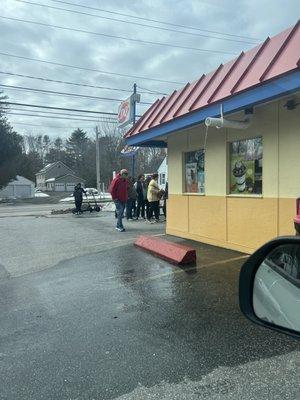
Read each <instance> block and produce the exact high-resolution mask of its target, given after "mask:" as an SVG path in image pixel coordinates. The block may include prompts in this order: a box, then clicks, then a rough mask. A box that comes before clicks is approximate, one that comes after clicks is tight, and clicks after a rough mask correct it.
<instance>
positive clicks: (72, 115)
mask: <svg viewBox="0 0 300 400" xmlns="http://www.w3.org/2000/svg"><path fill="white" fill-rule="evenodd" d="M10 111H22V112H29V113H35V114H36V113H42V114H36V115H43V114H49V115H58V116H59V115H61V116H63V117H66V116H69V117H88V118H90V119H95V121H97V120H98V119H99V118H101V117H97V116H94V115H81V114H68V113H59V112H53V111H44V110H31V109H30V110H28V109H27V110H24V108H15V107H10V108H6V109H4V112H7V113H8V112H10ZM111 119H112V118H111ZM114 120H115V118H114Z"/></svg>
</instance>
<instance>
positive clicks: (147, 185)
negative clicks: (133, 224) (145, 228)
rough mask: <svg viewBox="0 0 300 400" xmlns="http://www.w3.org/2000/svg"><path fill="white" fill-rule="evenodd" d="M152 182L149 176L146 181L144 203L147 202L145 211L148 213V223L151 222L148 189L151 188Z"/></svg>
mask: <svg viewBox="0 0 300 400" xmlns="http://www.w3.org/2000/svg"><path fill="white" fill-rule="evenodd" d="M150 181H151V176H149V175H148V176H147V178H146V179H145V181H144V201H145V209H146V210H145V211H146V214H145V215H146V221H147V222H148V221H149V220H150V217H149V211H150V203H149V201H148V187H149V183H150Z"/></svg>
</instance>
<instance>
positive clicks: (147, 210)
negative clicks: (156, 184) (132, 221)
mask: <svg viewBox="0 0 300 400" xmlns="http://www.w3.org/2000/svg"><path fill="white" fill-rule="evenodd" d="M144 201H145V207H146V219H150V203H149V201H148V199H146V200H144Z"/></svg>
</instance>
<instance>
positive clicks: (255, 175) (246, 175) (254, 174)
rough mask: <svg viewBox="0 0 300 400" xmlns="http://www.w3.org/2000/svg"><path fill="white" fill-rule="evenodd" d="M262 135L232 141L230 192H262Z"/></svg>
mask: <svg viewBox="0 0 300 400" xmlns="http://www.w3.org/2000/svg"><path fill="white" fill-rule="evenodd" d="M262 161H263V145H262V137H256V138H253V139H246V140H238V141H235V142H232V143H230V194H262V172H263V171H262V169H263V167H262Z"/></svg>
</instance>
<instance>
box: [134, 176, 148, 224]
mask: <svg viewBox="0 0 300 400" xmlns="http://www.w3.org/2000/svg"><path fill="white" fill-rule="evenodd" d="M144 180H145V175H143V174H140V175H139V176H138V179H137V181H136V182H135V184H134V187H135V190H136V194H137V206H136V213H135V219H137V220H138V219H139V217H140V215H141V217H142V218H144V219H145V197H144V195H145V188H144Z"/></svg>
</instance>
